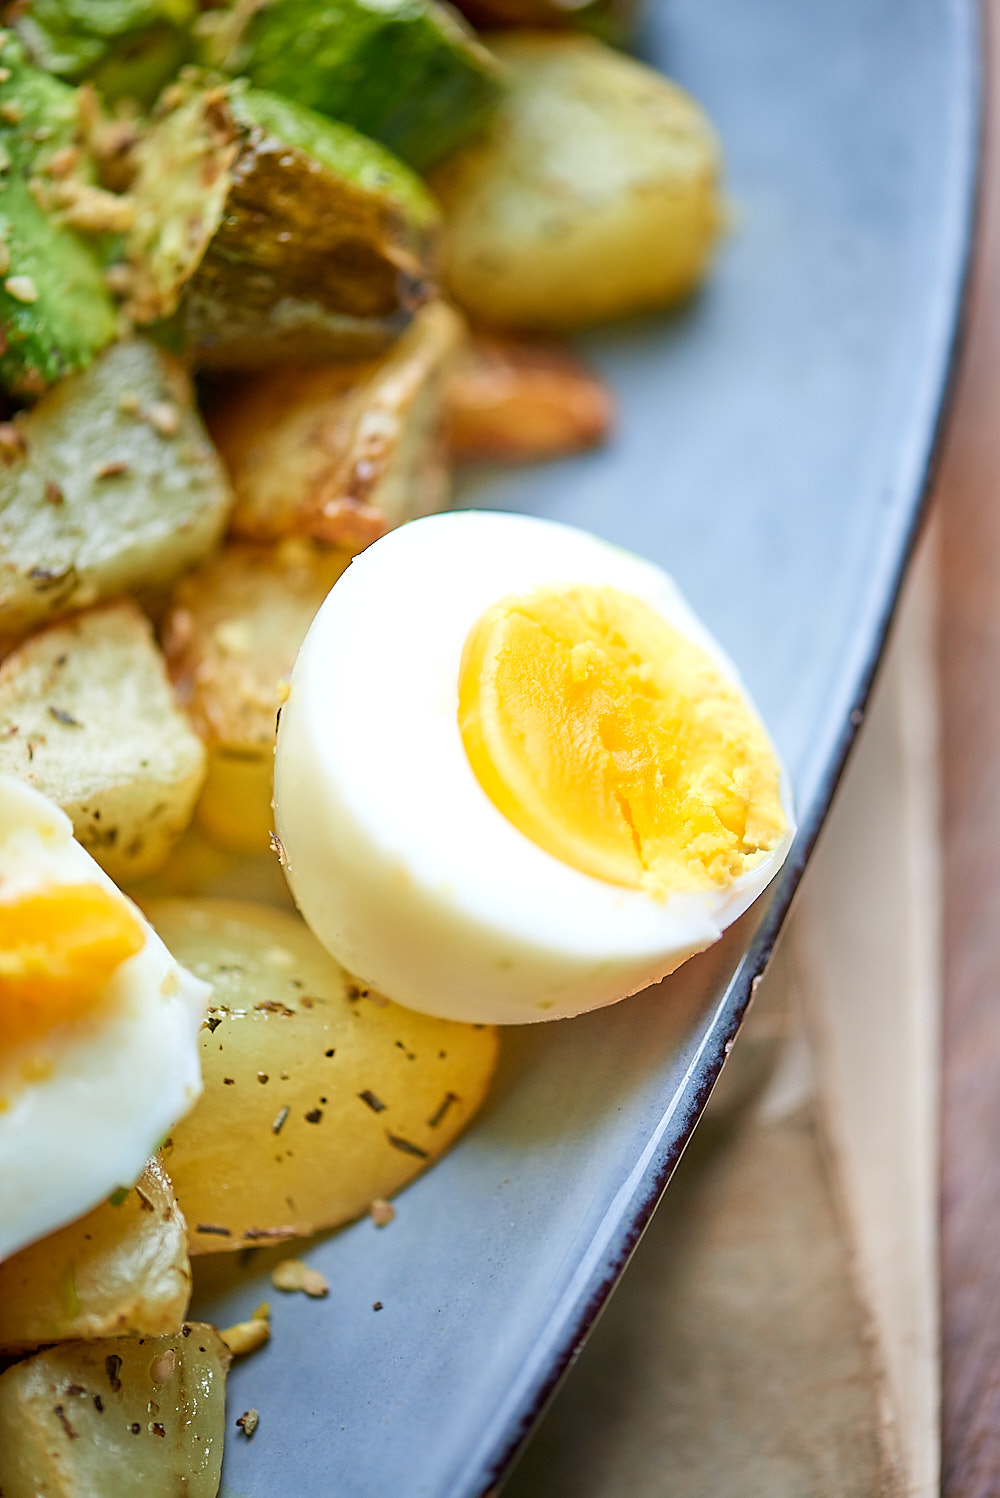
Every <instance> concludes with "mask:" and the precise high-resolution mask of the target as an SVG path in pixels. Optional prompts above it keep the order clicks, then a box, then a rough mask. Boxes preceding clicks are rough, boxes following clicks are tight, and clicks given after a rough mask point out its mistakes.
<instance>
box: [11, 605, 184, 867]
mask: <svg viewBox="0 0 1000 1498" xmlns="http://www.w3.org/2000/svg"><path fill="white" fill-rule="evenodd" d="M0 772H2V773H4V774H10V775H17V776H19V777H20V778H21V779H22V780H27V781H29V782H30V783H31V784H32V785H34V786H35V787H36V789H38V790H40V791H42V792H44V794H45V795H46V796H50V797H51V798H52V800H53V801H55V802H56V803H57V804H58V805H59V806H61V807H62V809H63V810H64V811H65V812H66V813H67V815H68V816H69V817H71V818H72V821H73V831H74V832H75V834H76V836H77V838H78V839H79V840H80V842H81V843H82V844H83V846H84V847H85V848H86V849H87V850H88V851H89V852H90V853H92V854H93V856H94V857H95V858H96V859H97V861H98V863H100V864H101V865H102V867H103V868H105V869H106V870H107V872H108V873H109V874H110V875H111V877H112V878H113V879H117V880H119V881H122V880H126V879H138V878H141V877H142V876H143V875H145V874H149V873H151V872H152V871H153V870H154V869H156V868H158V867H159V866H160V865H161V864H162V863H163V862H164V861H165V859H166V858H167V855H168V854H169V852H170V849H171V848H172V846H173V844H174V843H175V842H176V841H177V839H178V838H179V837H180V835H181V833H182V832H183V831H184V829H185V827H186V826H187V825H188V823H189V822H190V820H191V816H192V812H193V810H194V804H195V801H196V799H197V796H198V792H199V791H200V789H201V785H202V781H203V780H204V778H205V750H204V747H203V745H202V743H201V741H200V739H199V738H198V736H197V734H196V733H194V732H193V731H192V728H191V725H190V723H189V722H188V720H187V719H186V717H185V716H184V714H183V712H181V710H180V709H179V708H178V707H177V705H176V703H175V701H174V697H173V692H172V690H171V686H170V681H169V679H168V677H167V673H166V668H165V664H164V661H163V657H162V656H161V654H160V652H159V650H158V649H157V646H156V643H155V641H154V639H153V633H152V628H151V626H150V624H149V622H148V620H147V619H146V618H145V616H144V615H143V614H141V613H140V612H139V610H138V609H137V608H136V607H135V605H134V604H132V603H118V604H109V605H107V606H106V607H104V608H100V609H92V610H90V611H89V612H87V613H84V614H78V615H77V616H76V617H75V618H73V619H70V620H67V621H64V622H63V623H60V624H56V625H53V626H52V627H51V628H49V629H47V630H43V631H42V632H41V633H40V634H37V635H33V636H32V637H31V638H30V639H28V640H25V641H24V643H23V644H22V645H20V646H18V647H17V649H15V650H14V651H12V652H11V654H10V655H8V656H7V658H6V660H5V661H4V662H3V664H2V665H0Z"/></svg>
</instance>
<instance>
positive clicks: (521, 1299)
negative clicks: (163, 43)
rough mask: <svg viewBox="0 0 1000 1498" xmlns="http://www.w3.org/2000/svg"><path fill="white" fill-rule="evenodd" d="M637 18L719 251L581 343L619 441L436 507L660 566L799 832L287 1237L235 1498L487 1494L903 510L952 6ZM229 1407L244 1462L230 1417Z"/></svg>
mask: <svg viewBox="0 0 1000 1498" xmlns="http://www.w3.org/2000/svg"><path fill="white" fill-rule="evenodd" d="M651 3H652V4H653V5H654V9H653V11H652V14H650V15H649V16H648V18H647V23H646V32H645V37H644V48H645V50H646V52H647V54H648V56H649V57H650V58H651V60H652V61H654V62H655V63H656V64H657V65H658V66H659V67H662V68H663V69H664V70H665V71H669V72H670V73H671V74H672V75H674V76H675V77H676V78H678V79H679V80H680V82H681V83H683V84H685V85H686V86H688V87H689V88H690V89H691V90H692V92H693V93H694V94H695V95H696V96H697V97H698V98H700V99H701V100H703V101H704V103H705V104H706V105H707V107H708V109H709V112H710V113H711V115H712V116H713V118H714V119H715V121H716V123H717V125H718V127H719V130H720V132H721V135H722V138H723V141H724V143H725V147H726V153H727V158H728V187H729V194H730V197H731V200H732V204H733V228H732V232H731V233H730V235H729V238H728V242H727V244H726V246H725V248H724V250H723V253H722V255H721V258H720V262H719V264H718V267H717V270H716V272H715V274H714V276H713V278H712V281H711V284H710V285H709V286H708V288H707V289H706V291H705V293H704V294H703V295H702V296H701V297H699V298H698V299H697V301H696V302H695V303H693V304H692V305H691V306H689V307H688V308H687V309H686V310H684V311H683V312H681V313H680V314H678V315H674V316H671V317H659V318H656V319H650V320H648V321H644V322H640V323H635V324H632V325H629V326H627V327H620V328H615V329H612V330H610V331H607V332H603V333H601V334H599V335H597V336H594V337H593V338H591V339H590V340H589V341H588V344H587V349H588V352H589V354H590V356H591V357H592V358H593V359H594V361H595V362H596V363H597V364H598V366H599V367H600V368H601V370H603V372H604V373H605V375H606V376H607V378H608V380H609V381H610V382H611V384H612V386H613V387H614V389H615V391H616V392H617V396H618V400H619V403H620V408H621V428H620V431H619V434H618V436H617V438H616V440H615V441H614V443H613V444H612V445H611V446H609V447H608V448H607V449H606V450H605V451H603V452H600V453H597V454H595V455H593V456H588V457H585V458H580V459H575V460H573V461H570V462H566V463H561V464H557V465H552V466H550V467H547V468H545V469H543V470H537V469H532V470H521V471H518V472H516V473H506V474H486V475H481V476H479V477H477V479H476V480H475V481H474V482H473V483H470V484H469V485H467V487H466V489H465V491H464V493H463V496H462V497H463V501H464V502H467V503H474V504H477V505H482V504H487V505H497V506H501V507H504V508H509V509H516V510H527V511H531V512H533V513H538V514H543V515H549V516H553V517H555V518H557V519H560V520H567V521H571V522H573V523H575V524H577V525H581V526H585V527H587V528H589V529H591V530H593V531H596V532H597V533H598V534H600V535H602V536H606V537H608V538H609V539H611V540H613V541H616V542H620V543H622V544H624V545H625V546H629V547H631V548H633V549H634V550H636V551H639V552H642V553H644V554H646V555H648V556H650V557H652V558H654V559H655V560H656V561H658V562H660V563H662V564H663V565H665V566H666V567H667V568H668V569H669V570H670V571H671V572H672V573H673V574H674V575H675V577H676V578H677V580H678V581H679V583H680V585H681V587H682V588H683V590H684V591H685V592H686V594H687V595H688V597H689V599H690V600H691V602H692V604H693V605H694V606H695V608H696V609H697V610H698V611H699V612H700V613H701V614H702V615H703V616H704V618H705V620H706V621H707V623H708V625H709V626H710V628H711V629H712V630H713V631H714V632H715V633H716V634H717V636H718V637H719V639H720V640H721V641H722V643H723V644H724V646H725V647H726V648H727V649H728V650H729V652H730V654H731V655H732V656H733V658H734V659H735V661H736V662H737V664H738V665H739V667H740V669H741V671H742V673H743V675H744V677H745V679H746V681H747V684H748V686H749V687H750V689H751V691H752V693H753V695H754V697H755V698H756V700H757V702H758V703H759V705H760V707H761V710H762V712H763V714H764V716H765V718H766V719H767V721H768V723H769V724H770V726H771V728H772V730H773V732H774V736H775V738H776V740H777V742H778V745H779V746H780V749H781V751H782V753H783V756H784V758H785V760H786V762H787V764H788V766H789V768H790V770H791V773H792V777H793V780H794V786H795V793H796V800H797V806H798V814H799V823H800V828H801V831H800V834H799V840H798V845H797V848H796V850H795V851H794V852H793V855H792V856H791V858H790V859H789V862H788V864H787V865H786V867H785V869H784V871H783V873H782V875H781V877H780V878H779V880H778V881H777V883H776V885H775V886H774V887H773V888H772V890H771V891H770V893H769V895H768V896H766V897H765V899H764V900H763V901H762V902H760V903H759V905H758V908H757V909H756V910H755V911H753V912H751V914H750V916H749V917H747V918H745V919H744V920H743V921H742V922H741V923H740V924H739V926H738V927H737V928H735V929H734V930H733V931H732V932H731V933H730V934H729V936H728V937H727V938H726V939H725V940H724V941H723V942H722V943H721V944H720V945H719V946H718V947H717V948H715V949H714V950H713V951H711V952H709V953H706V954H705V955H704V956H703V957H701V958H698V959H696V960H695V961H694V962H692V963H690V964H689V965H688V966H687V967H686V968H684V969H682V970H681V972H680V973H678V974H676V975H675V976H674V977H673V978H671V979H669V980H668V981H667V982H666V983H665V984H663V985H661V986H660V988H659V989H657V990H654V991H651V992H649V993H647V994H645V995H641V996H639V997H638V998H635V999H630V1000H628V1001H627V1002H626V1003H624V1004H621V1005H618V1006H616V1007H614V1008H612V1009H609V1010H604V1011H602V1012H600V1013H597V1014H592V1015H589V1016H586V1017H584V1018H582V1019H579V1020H573V1021H566V1022H563V1023H559V1024H553V1025H542V1026H536V1027H533V1028H531V1029H530V1030H523V1031H511V1032H509V1033H508V1034H507V1036H506V1046H505V1055H504V1060H503V1065H502V1069H501V1075H500V1077H499V1080H498V1082H497V1085H496V1087H495V1090H494V1092H493V1095H492V1098H491V1100H490V1102H489V1105H488V1107H487V1109H486V1111H485V1113H484V1115H483V1116H482V1117H481V1118H480V1119H479V1120H478V1121H477V1122H476V1123H475V1124H474V1126H473V1127H472V1129H471V1130H470V1132H469V1134H468V1135H467V1137H466V1138H465V1139H463V1140H462V1141H461V1143H460V1144H459V1145H458V1147H457V1148H456V1149H455V1150H454V1151H453V1153H452V1154H451V1155H450V1156H448V1158H446V1159H445V1160H444V1161H443V1162H442V1163H441V1164H440V1165H439V1166H437V1167H436V1168H435V1169H433V1170H432V1171H431V1172H430V1173H429V1174H428V1175H427V1176H426V1177H425V1178H423V1179H422V1180H420V1181H418V1182H417V1183H416V1184H415V1185H413V1186H412V1187H410V1188H409V1189H408V1190H407V1191H406V1192H405V1193H404V1194H403V1195H402V1196H401V1198H400V1199H399V1201H398V1203H397V1207H398V1215H397V1218H396V1221H395V1222H394V1223H392V1225H391V1226H389V1227H387V1228H385V1229H382V1230H377V1229H376V1228H375V1227H374V1226H373V1224H372V1223H371V1222H369V1221H363V1222H360V1223H357V1224H355V1225H354V1226H353V1227H350V1228H348V1229H347V1230H346V1231H344V1232H341V1233H338V1234H335V1235H333V1236H331V1237H329V1238H327V1239H326V1240H325V1241H322V1242H319V1243H318V1244H316V1245H315V1246H314V1247H313V1248H312V1249H311V1251H310V1256H311V1258H312V1260H313V1261H314V1262H315V1263H316V1264H317V1265H318V1266H319V1267H320V1268H321V1269H322V1270H323V1271H324V1273H325V1274H326V1275H327V1277H328V1279H329V1281H330V1286H331V1289H330V1294H329V1297H328V1298H327V1299H326V1300H324V1301H307V1300H305V1298H304V1297H302V1296H293V1297H281V1296H278V1297H276V1296H274V1295H271V1296H270V1298H271V1299H272V1301H273V1302H274V1305H273V1336H272V1340H271V1343H270V1345H269V1346H268V1347H267V1348H266V1349H264V1350H263V1351H261V1352H259V1353H257V1354H255V1355H254V1356H253V1357H252V1358H249V1359H247V1360H246V1361H244V1362H243V1363H240V1364H238V1365H237V1366H236V1367H235V1368H234V1370H233V1373H232V1375H231V1380H230V1412H229V1422H228V1423H229V1432H230V1434H229V1437H228V1440H227V1448H228V1449H227V1454H226V1461H225V1476H224V1480H225V1488H224V1492H226V1493H227V1494H229V1495H236V1494H239V1495H252V1498H475V1495H479V1494H481V1493H483V1492H484V1491H486V1490H487V1489H488V1488H490V1487H491V1486H492V1485H494V1484H495V1483H496V1481H497V1480H498V1478H499V1477H500V1476H501V1475H502V1473H503V1471H504V1470H505V1468H506V1466H507V1465H508V1463H509V1461H510V1459H511V1456H512V1454H513V1452H514V1451H515V1450H516V1448H517V1445H518V1443H519V1442H520V1441H521V1439H522V1438H523V1436H524V1435H525V1433H526V1431H527V1430H528V1428H529V1427H530V1424H531V1422H532V1421H533V1420H534V1419H535V1418H536V1416H537V1414H538V1412H539V1410H540V1408H541V1407H542V1405H543V1404H544V1402H545V1399H546V1397H547V1396H548V1394H549V1393H551V1391H552V1389H553V1387H554V1385H555V1382H556V1381H557V1379H558V1377H559V1375H560V1373H561V1372H562V1371H563V1370H564V1369H565V1368H566V1366H567V1365H568V1363H569V1361H570V1360H571V1358H572V1356H573V1354H574V1351H575V1350H576V1349H577V1348H578V1346H579V1344H580V1342H581V1340H582V1338H583V1336H584V1335H585V1333H586V1331H587V1328H588V1326H589V1325H590V1323H591V1322H592V1320H593V1318H594V1316H595V1314H596V1312H597V1311H598V1309H599V1308H600V1306H601V1304H602V1302H603V1300H604V1298H605V1297H606V1296H607V1294H608V1292H609V1290H610V1289H611V1287H612V1285H613V1284H614V1282H615V1279H616V1277H617V1276H618V1275H619V1273H620V1272H621V1270H622V1268H623V1266H624V1264H625V1263H626V1261H627V1259H628V1256H629V1253H630V1251H631V1249H632V1248H633V1247H634V1245H635V1243H636V1240H637V1238H638V1236H639V1234H640V1232H641V1230H642V1228H643V1226H644V1224H645V1223H646V1221H647V1220H648V1218H649V1215H650V1213H651V1212H652V1210H653V1207H654V1205H655V1203H656V1201H657V1198H658V1197H659V1195H660V1193H661V1192H662V1190H663V1188H664V1186H665V1184H666V1182H667V1180H668V1178H669V1175H670V1172H671V1170H672V1168H673V1166H674V1165H675V1163H676V1161H677V1159H678V1156H679V1154H680V1152H681V1150H682V1149H683V1147H684V1144H685V1142H686V1140H687V1138H688V1136H689V1134H690V1131H691V1129H692V1127H693V1125H694V1123H695V1121H696V1119H697V1117H698V1114H699V1111H700V1110H701V1108H702V1106H703V1105H704V1103H705V1100H706V1098H707V1096H708V1094H709V1092H710V1090H711V1088H712V1085H713V1083H714V1082H715V1079H716V1077H717V1076H718V1073H719V1069H720V1067H721V1066H722V1063H723V1060H724V1058H725V1055H726V1053H727V1051H728V1050H729V1047H730V1045H731V1043H732V1040H733V1038H734V1036H735V1034H736V1031H737V1030H738V1028H739V1024H740V1020H741V1018H742V1015H743V1012H744V1010H745V1007H746V1005H747V1002H748V998H749V995H750V991H751V987H752V983H753V979H754V977H755V976H756V975H757V974H758V973H759V972H760V971H761V969H762V967H763V964H764V962H765V961H766V958H767V955H768V952H769V950H770V948H771V945H772V943H773V941H774V938H775V935H776V931H777V928H778V926H779V924H780V922H781V919H782V917H783V915H784V913H785V911H786V909H787V906H788V903H789V900H790V898H791V895H792V892H793V889H794V887H795V884H796V881H797V880H798V877H799V874H800V872H801V869H802V865H803V862H804V860H805V856H806V853H807V851H808V849H809V847H810V845H811V842H812V840H813V838H814V837H815V834H816V832H817V830H818V827H819V824H820V821H821V819H822V817H823V815H824V813H825V810H826V807H827V804H828V801H829V798H830V795H831V793H832V790H833V786H834V784H835V782H836V779H837V775H838V772H839V768H840V766H841V763H842V760H843V756H844V754H845V752H846V749H847V746H848V744H849V743H850V740H851V737H852V734H853V730H854V727H855V726H856V724H857V722H858V721H859V719H860V715H861V710H862V707H863V704H864V699H865V695H866V691H867V687H868V684H869V681H870V678H871V673H872V671H873V669H874V664H875V661H876V659H877V656H878V652H879V648H880V644H881V640H882V636H883V633H884V630H885V627H886V623H887V620H888V616H889V613H890V611H891V608H892V604H893V600H894V596H895V592H896V588H897V584H898V581H899V577H900V573H901V569H902V567H903V565H904V562H905V558H906V555H907V551H908V548H909V545H910V541H911V539H912V535H913V531H914V527H915V524H916V521H917V518H918V514H919V510H920V505H921V499H922V495H923V493H924V490H925V486H926V483H927V475H928V466H929V464H930V461H931V457H932V453H933V448H934V442H935V433H936V429H937V425H938V420H939V413H940V410H941V406H942V402H943V398H944V393H945V389H946V386H947V380H948V371H949V365H950V360H951V354H952V345H953V340H954V335H955V328H956V323H957V320H958V312H959V306H960V301H961V286H962V278H963V270H964V264H965V258H966V253H967V244H968V237H969V224H970V216H971V206H972V199H973V191H974V164H975V145H976V134H977V130H976V125H977V84H978V65H977V53H976V36H975V32H976V20H975V6H974V4H973V0H836V3H834V4H831V3H830V0H651ZM214 1272H215V1273H217V1271H214ZM266 1287H267V1278H266V1268H265V1266H264V1265H263V1263H261V1261H258V1263H257V1264H256V1265H255V1266H251V1267H250V1268H248V1269H247V1270H245V1271H244V1272H243V1276H242V1278H240V1277H239V1276H237V1278H236V1280H235V1281H231V1282H229V1283H228V1284H226V1285H225V1286H220V1285H219V1283H218V1282H217V1281H216V1282H215V1284H214V1287H213V1288H212V1289H211V1290H209V1288H208V1287H206V1289H205V1290H204V1292H203V1295H202V1304H201V1306H200V1307H199V1310H201V1311H202V1312H203V1313H205V1314H207V1315H208V1316H209V1317H210V1318H211V1319H212V1320H216V1321H219V1322H221V1323H222V1324H225V1323H226V1322H228V1321H232V1320H235V1319H237V1318H238V1317H239V1316H240V1315H245V1314H248V1313H249V1311H250V1310H251V1309H252V1307H253V1306H254V1305H256V1304H257V1302H258V1301H260V1300H261V1299H263V1298H264V1296H265V1294H266V1293H267V1288H266ZM375 1302H381V1304H382V1307H383V1309H382V1310H380V1311H379V1312H373V1309H372V1307H373V1304H374V1303H375ZM248 1406H254V1407H256V1408H257V1409H259V1411H260V1426H259V1429H258V1430H257V1433H256V1434H255V1436H254V1438H253V1440H252V1441H247V1440H246V1439H245V1438H244V1437H243V1436H242V1435H240V1434H239V1433H237V1432H236V1431H235V1429H234V1426H233V1420H234V1419H235V1416H236V1415H237V1414H239V1412H240V1411H241V1410H243V1409H245V1408H247V1407H248Z"/></svg>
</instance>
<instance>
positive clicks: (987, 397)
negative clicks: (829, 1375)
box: [937, 0, 1000, 1498]
mask: <svg viewBox="0 0 1000 1498" xmlns="http://www.w3.org/2000/svg"><path fill="white" fill-rule="evenodd" d="M986 17H987V31H988V45H987V70H988V80H989V84H990V98H989V102H988V106H987V127H986V159H985V163H984V170H983V197H982V203H981V216H980V225H979V237H978V251H977V260H976V265H975V269H974V275H973V284H972V296H971V303H970V309H969V325H968V336H967V341H966V347H965V352H964V357H963V360H962V364H961V369H960V376H959V383H958V387H957V392H956V403H955V407H954V410H953V414H952V420H951V422H950V425H949V432H948V437H947V441H946V444H945V449H944V454H943V461H942V466H941V470H940V475H939V481H938V485H937V509H938V515H939V519H940V522H941V530H942V543H943V544H942V556H941V565H942V597H941V616H940V660H941V690H942V709H943V746H942V747H943V754H944V807H943V809H944V860H945V863H944V867H945V1018H944V1092H943V1138H942V1146H943V1156H942V1173H943V1176H942V1256H943V1260H942V1274H943V1337H944V1349H943V1356H944V1366H943V1375H944V1411H943V1416H944V1429H943V1439H944V1470H943V1484H942V1488H943V1492H944V1493H945V1494H946V1495H947V1498H995V1495H996V1494H997V1493H998V1492H1000V0H990V3H989V4H988V5H987V7H986Z"/></svg>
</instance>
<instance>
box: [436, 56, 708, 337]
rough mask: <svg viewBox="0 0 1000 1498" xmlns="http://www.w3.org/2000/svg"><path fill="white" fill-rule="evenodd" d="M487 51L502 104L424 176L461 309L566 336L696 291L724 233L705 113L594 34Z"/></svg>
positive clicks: (483, 319)
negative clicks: (500, 71) (439, 216)
mask: <svg viewBox="0 0 1000 1498" xmlns="http://www.w3.org/2000/svg"><path fill="white" fill-rule="evenodd" d="M493 45H494V49H495V51H496V52H497V54H498V56H499V57H500V58H501V60H502V61H503V63H504V65H505V67H506V69H507V79H508V84H507V90H506V93H505V95H504V100H503V103H502V104H501V107H500V110H499V112H498V114H497V115H496V116H495V117H494V119H493V120H492V122H491V123H490V124H489V126H488V127H487V129H486V131H485V132H484V133H483V134H482V135H481V136H480V137H478V138H477V139H475V140H473V141H470V142H469V144H468V145H466V146H463V147H462V148H461V149H460V150H458V151H456V152H455V154H454V155H453V156H450V157H449V158H448V159H447V161H445V162H444V164H443V165H442V166H441V167H440V168H439V169H438V171H437V172H436V173H435V174H434V176H433V177H432V179H431V183H432V186H433V188H434V190H435V192H436V193H437V195H438V197H439V198H440V199H441V202H442V204H443V207H444V212H445V227H444V238H443V248H442V260H443V269H444V276H445V280H446V283H447V285H448V288H449V290H450V292H451V294H452V295H453V296H454V298H455V300H456V301H457V302H458V303H459V305H460V306H462V307H464V308H465V309H466V311H467V312H469V313H471V314H472V315H473V316H474V317H475V318H477V319H478V320H479V321H481V322H484V323H487V324H493V325H495V326H500V327H516V328H524V329H557V328H572V327H579V326H582V325H584V324H586V323H591V322H597V321H600V320H602V319H605V318H610V317H620V316H622V315H624V314H626V313H632V312H641V311H646V310H648V309H650V308H653V307H661V306H666V305H668V304H669V303H671V302H675V301H677V300H678V299H679V298H681V297H683V296H685V295H687V293H689V292H690V291H692V290H693V289H694V287H695V286H697V284H698V282H699V281H700V280H701V278H702V276H703V275H704V274H705V271H706V269H707V266H708V262H709V259H710V257H711V253H712V250H713V248H714V246H715V242H716V240H717V238H718V234H719V229H720V225H721V223H722V205H721V200H720V196H719V171H720V158H719V146H718V142H717V140H716V136H715V132H714V131H713V129H712V126H711V124H710V123H709V120H708V118H707V117H706V115H705V114H704V112H703V111H702V110H701V108H700V107H699V106H698V105H697V104H696V103H695V102H694V101H693V100H692V99H691V98H690V97H689V96H688V95H687V94H686V93H684V92H683V90H682V89H679V88H678V87H677V86H676V84H673V83H671V82H669V80H668V79H666V78H663V77H661V76H660V74H659V73H655V72H653V70H652V69H651V68H647V67H645V66H644V65H643V64H642V63H639V62H636V61H634V60H633V59H632V58H630V57H624V56H622V55H621V54H620V53H618V52H614V51H612V50H611V49H610V48H609V47H605V46H603V45H602V44H601V43H600V42H597V41H594V40H592V39H591V38H588V37H574V36H559V35H556V34H552V33H542V32H538V33H527V34H523V33H510V34H507V35H504V36H502V37H499V38H497V39H495V41H494V44H493Z"/></svg>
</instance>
